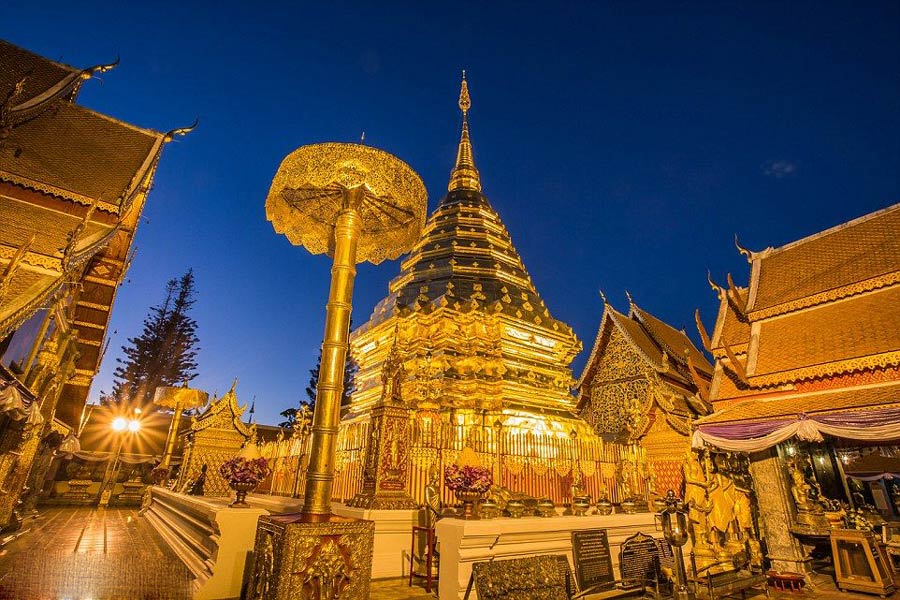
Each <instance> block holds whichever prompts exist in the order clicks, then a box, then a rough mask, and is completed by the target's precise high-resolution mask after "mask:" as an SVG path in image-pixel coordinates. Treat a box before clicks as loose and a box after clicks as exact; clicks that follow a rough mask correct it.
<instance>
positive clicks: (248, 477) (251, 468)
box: [219, 456, 269, 507]
mask: <svg viewBox="0 0 900 600" xmlns="http://www.w3.org/2000/svg"><path fill="white" fill-rule="evenodd" d="M219 474H220V475H221V476H222V478H224V479H225V481H227V482H228V485H229V486H230V487H231V489H233V490H234V491H235V492H237V497H236V498H235V500H234V502H232V503H231V506H233V507H243V506H250V505H249V504H247V502H246V500H247V492H250V491H252V490H253V489H255V488H256V486H258V485H259V482H261V481H262V480H263V479H265V478H266V475H268V474H269V465H268V463H267V462H266V459H265V458H263V457H259V458H244V457H243V456H235V457H234V458H232V459H230V460H226V461H225V462H223V463H222V465H221V466H220V467H219Z"/></svg>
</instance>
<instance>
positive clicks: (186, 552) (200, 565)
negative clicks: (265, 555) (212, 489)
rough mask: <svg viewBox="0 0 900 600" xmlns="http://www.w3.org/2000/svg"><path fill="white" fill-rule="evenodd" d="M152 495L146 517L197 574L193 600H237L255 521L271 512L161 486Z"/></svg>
mask: <svg viewBox="0 0 900 600" xmlns="http://www.w3.org/2000/svg"><path fill="white" fill-rule="evenodd" d="M151 495H152V498H153V501H152V502H151V504H150V506H149V507H148V508H147V510H146V512H144V518H145V519H147V522H148V523H150V525H151V526H152V527H153V528H154V529H155V530H156V532H157V533H159V535H160V537H162V538H163V540H165V542H166V545H167V546H168V547H169V548H170V549H171V550H172V551H173V552H174V553H175V554H176V555H177V556H178V557H179V558H180V559H181V561H182V562H183V563H184V564H185V565H186V566H187V567H188V569H190V571H191V573H193V575H194V595H193V597H194V599H195V600H231V599H235V598H239V597H240V595H241V584H242V583H243V579H244V563H245V562H246V560H247V555H248V553H249V552H251V551H252V550H253V543H254V541H255V539H256V523H257V521H258V520H259V517H260V516H261V515H265V514H268V511H266V510H264V509H261V508H256V507H250V508H229V507H228V504H229V503H230V502H231V499H230V498H205V497H202V496H188V495H186V494H176V493H175V492H172V491H169V490H167V489H165V488H161V487H153V488H152V490H151Z"/></svg>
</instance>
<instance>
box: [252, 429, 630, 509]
mask: <svg viewBox="0 0 900 600" xmlns="http://www.w3.org/2000/svg"><path fill="white" fill-rule="evenodd" d="M369 432H370V428H369V423H368V422H356V423H345V424H342V426H341V429H340V432H339V434H338V450H337V460H336V465H335V471H336V474H335V481H334V491H333V493H332V499H333V500H335V501H338V502H340V501H346V500H349V499H350V498H353V496H355V495H356V493H357V492H358V491H359V490H360V489H361V487H362V479H363V464H364V461H365V453H366V448H367V445H368V443H369V441H370V440H369ZM308 443H309V439H308V436H299V435H298V436H295V437H292V438H289V439H284V440H281V441H277V442H268V443H266V444H263V445H262V446H261V447H260V452H261V453H262V455H263V456H265V457H266V458H267V459H268V460H269V461H270V465H271V466H272V470H273V472H272V475H270V476H269V477H268V478H267V479H266V480H265V481H264V482H263V483H262V484H261V485H260V487H259V488H258V492H260V493H269V494H273V495H281V496H298V495H299V494H300V493H302V490H303V483H304V482H303V479H304V476H305V469H306V461H307V457H308V455H309V454H308V447H307V446H308ZM464 448H471V449H472V450H473V451H474V453H475V456H476V457H477V460H478V462H479V463H480V464H481V465H482V466H484V467H488V468H490V469H491V470H492V471H493V474H494V481H495V483H500V484H501V485H503V486H504V487H507V488H509V489H511V490H513V491H516V492H521V493H524V494H527V495H529V496H535V497H545V496H546V497H548V498H550V499H551V500H553V501H554V502H555V503H556V504H560V505H561V504H566V503H568V502H569V495H570V487H571V483H572V469H573V467H576V466H577V467H578V468H579V469H580V470H581V474H582V477H583V482H584V487H585V489H586V491H587V492H588V493H589V494H591V496H592V497H593V498H598V497H599V496H600V494H601V493H602V491H604V490H605V491H606V492H607V493H608V494H609V497H610V500H612V501H613V502H619V501H620V500H621V499H620V498H619V497H618V495H619V491H618V485H617V466H618V465H619V464H620V463H621V461H622V458H626V459H629V460H632V461H633V462H634V463H639V462H640V461H641V460H642V459H641V456H640V450H636V449H634V448H632V447H628V446H623V445H621V444H617V443H614V442H605V441H604V440H603V439H601V438H599V437H596V436H592V435H591V436H581V437H576V438H573V437H570V436H568V435H561V434H560V433H559V432H553V431H543V432H542V431H537V432H536V431H534V430H531V429H527V428H524V427H515V426H512V427H511V426H504V427H502V428H499V429H495V428H493V427H484V426H479V425H457V424H453V423H433V422H428V421H423V420H418V419H417V420H414V421H412V423H411V436H410V449H409V456H410V459H411V461H410V462H411V465H410V471H409V480H408V484H407V491H408V493H409V495H410V496H412V497H413V498H414V499H415V500H416V501H417V502H423V501H424V494H425V486H426V485H428V473H429V470H430V469H431V467H432V465H435V464H436V465H437V466H438V467H439V468H440V472H441V473H443V470H444V468H445V467H446V466H448V465H451V464H454V463H456V462H458V460H459V457H460V454H461V453H462V451H463V449H464ZM644 487H645V484H644V481H643V478H642V477H641V476H640V475H639V474H638V473H635V474H634V475H633V476H632V481H631V489H632V490H633V491H634V492H635V493H637V494H638V495H640V496H643V495H644ZM443 493H444V500H445V502H447V503H455V502H456V500H455V498H454V497H453V495H452V493H451V492H450V491H449V490H446V489H444V491H443Z"/></svg>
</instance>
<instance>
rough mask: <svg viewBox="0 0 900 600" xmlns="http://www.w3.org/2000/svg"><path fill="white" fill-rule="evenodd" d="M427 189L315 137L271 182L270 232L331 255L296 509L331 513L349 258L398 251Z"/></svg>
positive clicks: (396, 162)
mask: <svg viewBox="0 0 900 600" xmlns="http://www.w3.org/2000/svg"><path fill="white" fill-rule="evenodd" d="M426 209H427V192H426V190H425V185H424V184H423V183H422V180H421V178H420V177H419V176H418V175H417V174H416V172H415V171H413V170H412V168H411V167H410V166H409V165H407V164H406V163H405V162H403V161H402V160H400V159H398V158H397V157H395V156H393V155H391V154H388V153H387V152H384V151H382V150H378V149H377V148H372V147H370V146H363V145H361V144H341V143H323V144H313V145H309V146H302V147H300V148H298V149H297V150H295V151H294V152H292V153H291V154H289V155H288V156H287V157H286V158H285V159H284V161H283V162H282V163H281V166H280V167H279V168H278V172H277V173H276V174H275V178H274V179H273V181H272V187H271V189H270V190H269V195H268V197H267V198H266V216H267V217H268V219H269V220H270V221H271V222H272V226H273V227H274V228H275V231H276V232H278V233H282V234H284V235H285V236H287V238H288V240H290V241H291V243H293V244H295V245H297V246H303V247H304V248H306V249H307V250H309V251H310V252H311V253H313V254H322V253H327V254H328V255H329V256H331V257H332V259H333V263H332V268H331V289H330V291H329V294H328V305H327V307H326V311H325V337H324V341H323V342H322V365H321V368H320V374H319V385H318V390H317V392H316V407H315V413H314V415H313V428H312V442H311V449H310V459H309V467H308V468H307V474H306V490H305V494H304V500H303V513H304V514H305V515H307V516H316V517H318V516H321V517H324V516H325V515H329V514H330V513H331V488H332V482H333V480H334V463H335V451H336V445H337V431H338V422H339V420H340V399H341V395H342V392H343V389H342V386H343V379H344V360H345V358H346V352H347V339H348V337H349V328H350V310H351V303H352V298H353V279H354V277H355V275H356V266H355V265H356V264H357V263H360V262H366V261H368V262H371V263H374V264H378V263H380V262H381V261H383V260H385V259H393V258H397V257H399V256H400V255H401V254H403V253H404V252H406V251H408V250H409V249H410V248H411V247H412V245H413V244H414V243H415V242H416V240H417V239H418V238H419V235H420V233H421V231H422V226H423V225H424V224H425V211H426Z"/></svg>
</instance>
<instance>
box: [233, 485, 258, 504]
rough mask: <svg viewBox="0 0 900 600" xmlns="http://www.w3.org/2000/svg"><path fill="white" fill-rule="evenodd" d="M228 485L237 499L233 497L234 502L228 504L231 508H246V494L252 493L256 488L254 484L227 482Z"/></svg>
mask: <svg viewBox="0 0 900 600" xmlns="http://www.w3.org/2000/svg"><path fill="white" fill-rule="evenodd" d="M228 485H229V486H230V487H231V489H233V490H234V491H235V492H237V497H235V499H234V502H232V503H231V504H229V506H230V507H231V508H247V507H249V506H250V505H249V504H247V492H252V491H253V489H254V488H255V487H256V484H255V483H232V482H228Z"/></svg>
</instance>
